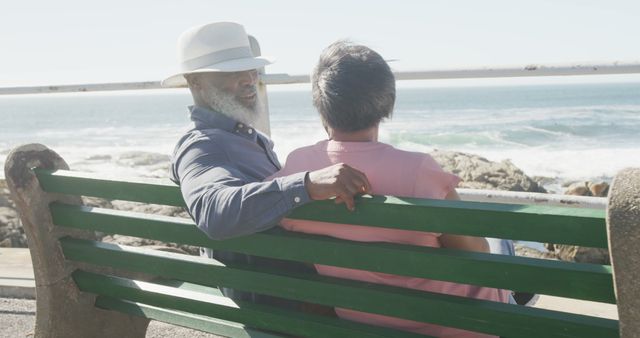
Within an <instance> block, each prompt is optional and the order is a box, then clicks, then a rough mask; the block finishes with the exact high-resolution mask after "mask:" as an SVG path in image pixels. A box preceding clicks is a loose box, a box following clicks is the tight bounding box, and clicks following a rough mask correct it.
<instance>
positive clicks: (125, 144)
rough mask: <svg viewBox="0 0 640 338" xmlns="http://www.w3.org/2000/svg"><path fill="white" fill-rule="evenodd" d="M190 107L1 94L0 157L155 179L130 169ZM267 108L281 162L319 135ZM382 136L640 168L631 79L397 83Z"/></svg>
mask: <svg viewBox="0 0 640 338" xmlns="http://www.w3.org/2000/svg"><path fill="white" fill-rule="evenodd" d="M189 104H190V95H188V93H187V92H186V91H185V92H184V93H163V92H156V93H149V94H147V93H144V92H137V93H134V94H132V93H120V92H114V93H100V94H99V95H96V94H91V93H84V94H74V95H66V94H65V95H56V94H49V95H28V96H5V97H1V96H0V118H1V120H0V121H1V122H0V164H1V165H3V166H4V160H5V157H6V155H7V154H8V152H9V151H10V149H11V148H13V147H15V146H17V145H19V144H23V143H33V142H37V143H43V144H45V145H47V146H49V147H51V148H53V149H54V150H56V151H57V152H58V153H60V154H61V155H62V156H63V158H65V160H66V161H67V162H68V163H69V164H70V166H71V167H72V168H74V169H78V170H91V171H103V172H114V173H116V174H124V175H149V170H154V171H155V172H154V173H153V175H156V176H163V175H164V173H165V172H166V167H163V166H157V167H153V166H151V167H150V166H141V165H140V164H151V165H152V164H154V163H155V162H154V161H156V162H157V161H158V160H162V159H164V158H165V155H168V154H170V153H171V150H172V149H173V145H174V143H175V141H176V140H177V139H178V137H179V135H180V134H181V133H182V132H183V131H184V130H186V129H187V128H188V126H189V121H188V116H187V109H186V106H187V105H189ZM269 109H270V118H271V134H272V138H273V139H274V142H275V144H276V152H277V153H278V156H279V157H280V159H281V160H282V161H283V160H284V159H285V158H286V155H287V154H288V153H289V152H290V151H291V150H293V149H295V148H296V147H299V146H303V145H308V144H311V143H315V142H316V141H318V140H321V139H323V138H325V137H326V135H325V133H324V130H323V129H322V127H321V125H320V120H319V118H318V116H317V114H316V112H315V111H314V109H313V107H312V105H311V96H310V93H309V92H308V91H299V90H298V91H272V92H270V93H269ZM380 139H381V141H384V142H389V143H391V144H393V145H395V146H397V147H399V148H402V149H407V150H416V151H431V150H433V149H443V150H457V151H464V152H471V153H475V154H479V155H481V156H484V157H487V158H488V159H490V160H496V161H498V160H505V159H509V160H511V161H512V162H513V163H514V164H515V165H516V166H518V167H520V168H521V169H522V170H524V172H525V173H527V174H528V175H531V176H547V177H552V178H555V179H557V180H558V181H570V180H581V179H587V180H609V179H610V178H611V177H613V175H615V173H616V172H617V171H618V170H620V169H622V168H624V167H628V166H640V83H626V84H579V85H535V86H511V87H506V86H505V87H464V88H460V87H456V88H412V89H398V93H397V100H396V107H395V111H394V114H393V117H392V118H391V119H390V120H388V121H385V122H384V123H383V124H382V125H381V132H380ZM141 152H142V153H145V154H146V155H147V157H146V161H147V162H144V160H140V156H139V155H140V153H141ZM154 154H155V155H154ZM150 168H151V169H150Z"/></svg>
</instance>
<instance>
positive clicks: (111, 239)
mask: <svg viewBox="0 0 640 338" xmlns="http://www.w3.org/2000/svg"><path fill="white" fill-rule="evenodd" d="M102 241H103V242H106V243H115V244H121V245H128V246H136V247H149V248H162V250H163V251H172V252H176V253H187V254H189V255H194V256H198V255H200V248H199V247H195V246H190V245H182V244H175V243H165V242H161V241H155V240H151V239H146V238H138V237H131V236H122V235H109V236H106V237H104V238H103V239H102Z"/></svg>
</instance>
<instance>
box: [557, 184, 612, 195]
mask: <svg viewBox="0 0 640 338" xmlns="http://www.w3.org/2000/svg"><path fill="white" fill-rule="evenodd" d="M566 188H567V189H566V190H565V192H564V194H565V195H576V196H596V197H607V194H608V193H609V183H607V182H598V183H594V182H588V181H582V182H573V183H570V184H569V185H568V186H567V187H566Z"/></svg>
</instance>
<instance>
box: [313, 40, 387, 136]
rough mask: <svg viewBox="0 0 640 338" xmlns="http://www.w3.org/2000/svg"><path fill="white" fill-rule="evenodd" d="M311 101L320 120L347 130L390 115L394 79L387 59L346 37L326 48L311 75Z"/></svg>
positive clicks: (352, 129)
mask: <svg viewBox="0 0 640 338" xmlns="http://www.w3.org/2000/svg"><path fill="white" fill-rule="evenodd" d="M312 87H313V89H312V92H313V105H314V106H315V107H316V109H317V110H318V112H319V113H320V115H321V116H322V119H323V122H324V123H325V124H328V125H329V126H330V127H332V128H334V129H338V130H340V131H345V132H350V131H358V130H363V129H367V128H370V127H373V126H374V125H376V124H378V123H380V121H381V120H382V119H384V118H386V117H390V116H391V113H392V111H393V105H394V103H395V100H396V81H395V78H394V76H393V73H392V72H391V69H390V68H389V65H388V64H387V62H386V61H384V59H383V58H382V56H380V54H378V53H376V52H375V51H373V50H372V49H370V48H368V47H366V46H362V45H356V44H353V43H351V42H348V41H337V42H334V43H333V44H331V45H329V47H327V48H325V50H324V51H323V52H322V54H321V55H320V60H318V65H317V66H316V68H315V69H314V72H313V77H312Z"/></svg>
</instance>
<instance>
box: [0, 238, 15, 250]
mask: <svg viewBox="0 0 640 338" xmlns="http://www.w3.org/2000/svg"><path fill="white" fill-rule="evenodd" d="M11 247H13V246H12V245H11V239H10V238H5V239H3V240H2V241H0V248H11Z"/></svg>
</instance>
